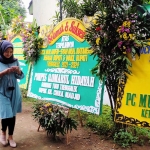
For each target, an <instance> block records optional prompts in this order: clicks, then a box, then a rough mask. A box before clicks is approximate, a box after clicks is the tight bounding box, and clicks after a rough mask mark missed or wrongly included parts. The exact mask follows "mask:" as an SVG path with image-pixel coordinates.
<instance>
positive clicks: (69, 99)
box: [28, 19, 104, 114]
mask: <svg viewBox="0 0 150 150" xmlns="http://www.w3.org/2000/svg"><path fill="white" fill-rule="evenodd" d="M65 21H66V22H65V23H64V21H63V22H62V23H60V24H58V26H57V27H56V28H55V29H54V30H53V32H52V33H51V34H49V36H48V38H49V41H50V42H49V45H48V46H47V47H46V48H43V49H42V51H41V57H40V60H39V61H38V62H37V64H35V65H34V66H33V68H32V70H31V78H30V81H29V88H28V96H29V97H33V98H36V99H37V100H38V99H39V100H48V101H50V102H52V103H57V104H59V105H64V106H67V107H71V108H76V109H78V110H84V111H87V112H90V113H94V114H101V110H102V109H101V108H102V102H103V89H104V84H103V83H102V82H100V81H99V79H98V78H97V77H95V76H92V74H91V72H90V70H91V69H92V68H93V66H94V65H95V64H96V61H94V60H93V56H90V55H91V53H92V50H89V44H88V43H87V41H85V40H84V39H83V37H84V34H85V31H84V30H83V29H82V23H81V22H79V21H78V20H75V19H74V20H71V21H70V20H67V19H66V20H65ZM64 24H65V25H66V26H64ZM75 24H77V27H76V30H77V28H78V31H79V32H78V33H79V34H77V32H76V34H74V33H75V30H74V29H75V28H74V25H75ZM70 25H71V28H70ZM67 30H68V31H67ZM72 31H73V32H72ZM63 32H64V33H63ZM69 32H70V33H69ZM71 32H72V33H71Z"/></svg>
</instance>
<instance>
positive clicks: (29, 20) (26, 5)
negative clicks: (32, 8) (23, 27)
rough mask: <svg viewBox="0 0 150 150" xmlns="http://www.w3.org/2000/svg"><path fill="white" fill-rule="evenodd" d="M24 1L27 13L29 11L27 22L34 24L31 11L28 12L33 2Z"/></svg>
mask: <svg viewBox="0 0 150 150" xmlns="http://www.w3.org/2000/svg"><path fill="white" fill-rule="evenodd" d="M22 1H23V3H24V6H25V8H26V11H27V14H26V15H27V17H26V19H25V21H27V22H32V20H33V16H32V15H30V14H29V10H28V7H29V3H30V1H31V0H22Z"/></svg>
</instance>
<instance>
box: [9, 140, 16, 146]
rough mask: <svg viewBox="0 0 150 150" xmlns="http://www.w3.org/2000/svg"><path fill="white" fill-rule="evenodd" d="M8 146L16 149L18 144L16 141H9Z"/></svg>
mask: <svg viewBox="0 0 150 150" xmlns="http://www.w3.org/2000/svg"><path fill="white" fill-rule="evenodd" d="M8 144H9V145H10V146H11V147H13V148H15V147H16V146H17V144H16V142H15V141H14V140H8Z"/></svg>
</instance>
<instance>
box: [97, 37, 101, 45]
mask: <svg viewBox="0 0 150 150" xmlns="http://www.w3.org/2000/svg"><path fill="white" fill-rule="evenodd" d="M99 43H100V37H98V38H97V39H96V44H97V45H99Z"/></svg>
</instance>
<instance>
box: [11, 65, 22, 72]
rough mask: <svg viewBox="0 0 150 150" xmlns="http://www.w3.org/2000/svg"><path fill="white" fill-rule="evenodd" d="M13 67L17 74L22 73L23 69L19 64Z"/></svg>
mask: <svg viewBox="0 0 150 150" xmlns="http://www.w3.org/2000/svg"><path fill="white" fill-rule="evenodd" d="M11 69H12V70H13V72H16V73H17V74H21V70H20V68H19V67H18V66H12V67H11Z"/></svg>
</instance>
